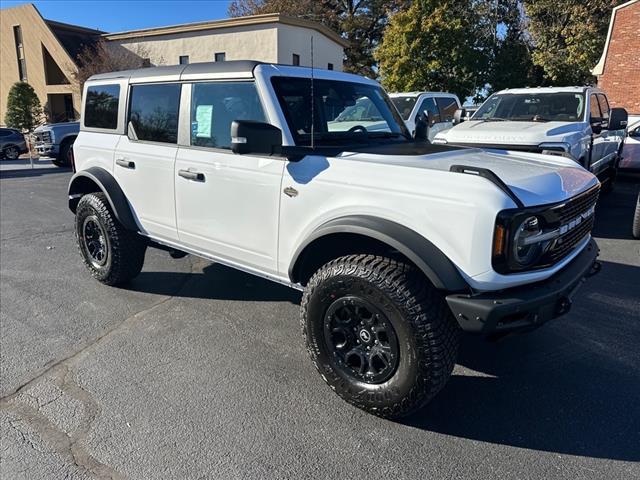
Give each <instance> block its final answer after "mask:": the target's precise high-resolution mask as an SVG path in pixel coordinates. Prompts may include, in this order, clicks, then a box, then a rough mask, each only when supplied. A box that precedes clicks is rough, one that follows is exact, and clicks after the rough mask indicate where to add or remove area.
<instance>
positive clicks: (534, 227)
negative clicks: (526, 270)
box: [512, 217, 543, 267]
mask: <svg viewBox="0 0 640 480" xmlns="http://www.w3.org/2000/svg"><path fill="white" fill-rule="evenodd" d="M540 235H542V230H541V228H540V221H539V220H538V217H527V218H525V219H524V220H523V221H522V222H521V223H520V225H519V226H518V227H517V228H516V230H515V233H514V235H513V242H512V244H513V245H512V255H513V259H514V260H515V261H516V262H518V263H519V264H520V265H522V266H523V267H527V266H529V265H531V264H533V263H534V262H535V261H536V260H537V259H538V258H539V257H540V253H542V247H543V245H542V242H538V241H536V239H537V237H539V236H540Z"/></svg>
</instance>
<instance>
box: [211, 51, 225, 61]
mask: <svg viewBox="0 0 640 480" xmlns="http://www.w3.org/2000/svg"><path fill="white" fill-rule="evenodd" d="M213 59H214V60H215V61H216V62H224V60H225V54H224V52H218V53H216V54H215V55H214V56H213Z"/></svg>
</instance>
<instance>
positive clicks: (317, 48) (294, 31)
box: [277, 25, 344, 71]
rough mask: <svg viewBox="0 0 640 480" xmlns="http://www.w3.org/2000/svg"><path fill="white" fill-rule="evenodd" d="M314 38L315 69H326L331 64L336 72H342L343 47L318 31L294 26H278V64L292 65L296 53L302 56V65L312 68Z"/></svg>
mask: <svg viewBox="0 0 640 480" xmlns="http://www.w3.org/2000/svg"><path fill="white" fill-rule="evenodd" d="M312 36H313V65H314V67H315V68H325V69H326V68H327V66H328V64H329V63H331V64H333V69H334V70H337V71H342V59H343V57H344V49H343V47H342V45H339V44H338V43H336V42H334V41H333V40H331V39H329V38H327V37H325V36H324V35H322V34H321V33H319V32H317V31H314V30H311V29H308V28H302V27H297V26H293V25H278V42H277V44H278V60H277V61H278V63H282V64H285V65H291V62H292V59H293V54H294V53H295V54H297V55H300V65H302V66H304V67H310V66H311V37H312Z"/></svg>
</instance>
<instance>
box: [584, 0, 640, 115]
mask: <svg viewBox="0 0 640 480" xmlns="http://www.w3.org/2000/svg"><path fill="white" fill-rule="evenodd" d="M592 73H593V74H594V75H596V76H597V77H598V87H600V88H602V89H603V90H604V91H605V92H607V95H608V97H609V100H610V102H611V106H613V107H623V108H626V109H627V112H629V115H634V116H640V0H631V1H630V2H626V3H623V4H622V5H619V6H617V7H616V8H614V9H613V12H612V13H611V22H610V24H609V32H608V33H607V40H606V43H605V46H604V51H603V52H602V57H601V58H600V61H599V62H598V64H597V65H596V66H595V67H594V69H593V70H592Z"/></svg>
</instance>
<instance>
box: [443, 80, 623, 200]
mask: <svg viewBox="0 0 640 480" xmlns="http://www.w3.org/2000/svg"><path fill="white" fill-rule="evenodd" d="M464 116H465V112H464V111H462V110H460V111H458V112H456V119H455V120H454V123H456V125H455V126H454V127H453V128H450V129H448V130H447V131H445V132H440V133H438V134H437V135H436V136H435V138H434V140H433V141H434V143H437V144H449V145H463V146H471V147H482V148H494V149H500V150H516V151H523V152H532V153H548V154H556V155H564V156H566V157H568V158H571V159H573V160H575V161H577V162H578V163H579V164H580V165H582V166H583V167H585V168H586V169H588V170H589V171H591V172H592V173H593V174H595V175H597V176H598V177H599V178H600V180H601V181H602V182H603V183H604V186H603V188H604V190H605V191H608V190H610V189H611V188H612V187H613V184H614V181H615V178H616V174H617V170H618V162H619V161H620V158H621V154H622V148H623V145H624V138H625V131H624V130H625V127H626V125H627V112H626V110H624V109H623V108H610V107H609V102H608V100H607V96H606V94H605V93H604V92H603V91H602V90H599V89H597V88H593V87H541V88H516V89H509V90H502V91H500V92H498V93H495V94H493V95H491V96H490V97H489V98H488V99H487V100H486V101H485V102H484V103H483V104H482V106H481V107H480V108H479V109H478V111H477V112H476V113H475V114H474V115H473V117H471V120H469V121H466V122H463V121H461V120H462V119H463V118H464Z"/></svg>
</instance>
